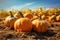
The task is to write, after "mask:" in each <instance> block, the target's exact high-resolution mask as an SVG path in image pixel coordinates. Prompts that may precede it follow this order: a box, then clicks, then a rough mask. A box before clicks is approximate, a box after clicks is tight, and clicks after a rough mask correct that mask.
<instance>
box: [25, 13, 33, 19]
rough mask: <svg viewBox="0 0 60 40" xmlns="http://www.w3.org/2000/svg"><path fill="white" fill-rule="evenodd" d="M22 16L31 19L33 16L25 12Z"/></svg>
mask: <svg viewBox="0 0 60 40" xmlns="http://www.w3.org/2000/svg"><path fill="white" fill-rule="evenodd" d="M24 17H25V18H29V19H32V18H33V15H32V14H31V13H26V14H24Z"/></svg>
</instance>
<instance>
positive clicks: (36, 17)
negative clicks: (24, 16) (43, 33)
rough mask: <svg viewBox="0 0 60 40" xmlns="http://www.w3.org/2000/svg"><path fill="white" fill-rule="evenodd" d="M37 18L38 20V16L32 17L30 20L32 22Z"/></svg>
mask: <svg viewBox="0 0 60 40" xmlns="http://www.w3.org/2000/svg"><path fill="white" fill-rule="evenodd" d="M38 18H39V17H38V16H36V15H34V16H33V18H32V19H31V20H32V21H33V20H35V19H38Z"/></svg>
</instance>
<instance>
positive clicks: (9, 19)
mask: <svg viewBox="0 0 60 40" xmlns="http://www.w3.org/2000/svg"><path fill="white" fill-rule="evenodd" d="M10 14H11V16H8V17H7V18H6V19H5V20H4V25H5V26H6V27H11V28H14V22H15V21H16V20H17V18H15V17H14V16H13V15H12V12H11V11H10Z"/></svg>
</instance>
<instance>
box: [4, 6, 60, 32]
mask: <svg viewBox="0 0 60 40" xmlns="http://www.w3.org/2000/svg"><path fill="white" fill-rule="evenodd" d="M9 13H10V16H8V17H6V18H5V20H4V25H5V26H6V27H11V28H13V29H14V30H15V31H17V32H30V31H32V29H33V30H34V31H36V32H39V33H43V32H46V31H47V30H48V26H49V24H48V23H54V22H60V10H58V9H55V8H54V9H48V10H44V9H43V8H42V7H40V8H39V9H36V10H33V11H32V10H30V9H28V10H24V11H23V10H21V11H18V12H17V13H16V14H14V15H13V13H12V11H9Z"/></svg>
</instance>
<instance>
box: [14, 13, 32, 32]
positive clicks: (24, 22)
mask: <svg viewBox="0 0 60 40" xmlns="http://www.w3.org/2000/svg"><path fill="white" fill-rule="evenodd" d="M21 14H22V13H21ZM21 16H22V18H20V19H18V20H17V21H16V22H15V23H14V29H15V30H16V31H18V32H28V31H31V30H32V22H31V20H30V19H28V18H24V17H23V15H21Z"/></svg>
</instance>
